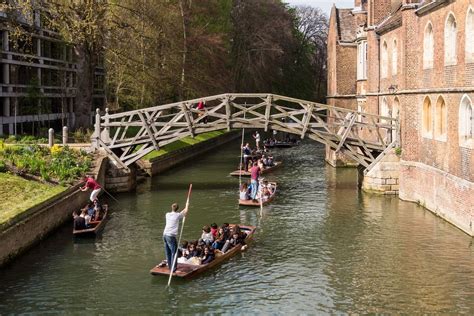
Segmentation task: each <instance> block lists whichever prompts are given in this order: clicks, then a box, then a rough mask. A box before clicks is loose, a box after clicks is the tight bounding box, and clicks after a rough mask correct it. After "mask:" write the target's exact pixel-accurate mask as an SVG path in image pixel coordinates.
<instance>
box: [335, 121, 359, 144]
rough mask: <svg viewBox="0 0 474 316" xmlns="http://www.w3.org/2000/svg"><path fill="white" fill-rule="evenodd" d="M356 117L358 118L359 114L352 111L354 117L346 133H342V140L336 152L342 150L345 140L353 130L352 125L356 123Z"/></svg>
mask: <svg viewBox="0 0 474 316" xmlns="http://www.w3.org/2000/svg"><path fill="white" fill-rule="evenodd" d="M356 118H357V115H356V114H355V113H352V118H351V120H350V122H349V125H348V126H347V127H346V130H345V131H344V134H343V135H342V137H341V140H340V141H339V145H338V146H337V148H336V152H338V151H339V150H341V148H342V146H344V142H345V141H346V138H347V136H348V135H349V133H350V132H351V130H352V126H353V125H354V122H355V120H356Z"/></svg>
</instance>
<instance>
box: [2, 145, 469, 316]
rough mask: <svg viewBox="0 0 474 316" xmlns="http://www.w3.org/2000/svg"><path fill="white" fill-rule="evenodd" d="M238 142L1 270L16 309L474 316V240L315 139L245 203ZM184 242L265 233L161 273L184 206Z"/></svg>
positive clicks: (152, 182) (8, 301)
mask: <svg viewBox="0 0 474 316" xmlns="http://www.w3.org/2000/svg"><path fill="white" fill-rule="evenodd" d="M238 146H239V144H238V142H237V141H236V142H234V143H233V144H230V145H227V146H225V147H224V148H221V149H219V150H217V151H216V152H214V153H212V154H210V155H207V156H202V157H199V158H197V159H195V160H194V161H192V162H190V163H188V164H187V165H183V166H181V167H178V168H175V169H173V170H171V171H169V172H168V173H166V174H164V175H161V176H159V177H156V178H154V179H149V181H147V182H146V183H144V184H143V185H141V186H140V187H139V189H138V190H137V192H135V193H130V194H124V195H118V196H117V198H118V200H119V202H120V203H119V204H112V209H113V214H112V216H111V219H110V221H109V222H108V223H107V225H106V227H105V229H104V232H103V234H102V237H101V238H100V239H98V240H96V241H95V242H93V241H86V242H81V243H74V242H73V240H72V237H71V227H70V225H69V224H68V225H65V226H64V227H63V228H61V229H59V230H58V231H57V232H55V233H54V234H52V235H51V236H50V237H48V238H47V239H46V240H44V241H43V242H41V243H40V244H39V245H38V246H37V247H35V248H34V249H32V250H31V251H29V252H28V253H27V254H26V255H24V256H22V257H20V258H19V259H18V260H16V261H15V262H14V264H12V265H10V266H8V267H6V268H3V269H2V270H1V272H0V314H9V313H41V314H42V313H45V312H57V313H85V312H89V313H93V314H97V313H105V314H116V313H120V314H151V313H159V314H163V313H165V314H170V313H172V314H181V313H186V314H193V313H229V314H243V313H251V314H254V313H265V314H267V313H273V314H285V313H290V312H296V313H305V314H314V313H318V314H323V313H324V314H326V313H331V314H332V313H339V312H342V313H382V312H385V313H401V312H403V313H466V314H471V315H472V314H474V246H473V239H472V238H470V237H468V236H467V235H466V234H464V233H462V232H461V231H459V230H458V229H456V228H455V227H453V226H452V225H450V224H448V223H447V222H445V221H443V220H441V219H440V218H437V217H436V216H434V215H432V214H431V213H430V212H428V211H426V210H424V209H423V208H421V207H419V206H417V205H415V204H413V203H406V202H402V201H400V200H399V199H398V198H396V197H382V196H375V195H370V194H364V193H361V192H359V191H358V190H357V178H356V171H355V170H354V169H338V170H336V169H333V168H331V167H329V166H328V165H326V164H325V163H324V160H323V157H324V148H323V147H322V146H321V145H318V144H315V143H313V142H306V143H304V145H301V146H299V147H296V148H292V149H283V150H279V151H278V155H279V157H280V158H281V159H282V160H283V161H284V164H285V166H284V167H283V168H281V169H279V170H278V171H275V172H274V173H273V174H269V175H268V179H276V180H277V181H278V183H279V190H280V191H279V194H278V197H277V198H276V199H275V200H274V202H273V203H272V204H271V205H269V206H266V207H265V208H264V212H263V214H262V216H260V211H259V209H251V208H243V207H238V205H237V204H236V199H237V191H238V179H236V178H230V177H229V176H228V173H229V172H230V171H231V170H233V169H235V167H236V165H237V162H238V154H239V153H238V149H236V148H238ZM190 182H192V183H193V193H192V198H191V206H190V212H189V215H188V217H187V219H186V224H185V228H184V236H183V237H184V238H185V239H188V240H192V239H196V238H197V237H198V236H199V235H200V227H202V226H203V225H204V224H210V223H212V222H216V223H218V224H221V223H223V222H230V223H238V222H240V223H245V224H250V225H256V226H258V230H257V233H256V236H255V241H254V242H253V243H252V245H251V247H250V248H249V249H248V251H247V252H245V253H244V254H242V255H238V256H236V257H234V258H232V259H231V260H230V261H228V262H226V263H225V264H223V265H222V266H220V267H218V268H217V269H214V270H213V271H209V272H207V273H205V274H203V275H201V276H200V277H198V278H197V279H194V280H192V281H183V280H173V283H172V286H171V287H170V288H166V287H165V285H166V282H167V280H166V278H163V277H158V276H151V275H150V274H149V270H150V268H151V267H153V266H154V265H155V264H156V263H158V262H159V261H160V260H161V259H163V257H164V254H163V244H162V239H161V235H162V230H163V227H164V213H165V212H167V211H168V209H169V206H170V204H171V203H173V202H174V201H177V202H179V203H181V204H184V202H185V197H186V193H187V187H188V184H189V183H190Z"/></svg>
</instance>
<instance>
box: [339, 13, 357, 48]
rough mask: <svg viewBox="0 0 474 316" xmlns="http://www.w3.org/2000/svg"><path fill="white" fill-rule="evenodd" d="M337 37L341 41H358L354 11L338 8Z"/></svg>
mask: <svg viewBox="0 0 474 316" xmlns="http://www.w3.org/2000/svg"><path fill="white" fill-rule="evenodd" d="M336 18H337V35H338V38H339V41H341V42H346V43H352V42H354V41H355V39H356V30H357V23H356V19H355V17H354V15H353V14H352V9H339V8H336Z"/></svg>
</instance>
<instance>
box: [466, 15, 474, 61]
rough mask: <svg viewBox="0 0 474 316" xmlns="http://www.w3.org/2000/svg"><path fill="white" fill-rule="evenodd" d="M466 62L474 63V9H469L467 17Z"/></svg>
mask: <svg viewBox="0 0 474 316" xmlns="http://www.w3.org/2000/svg"><path fill="white" fill-rule="evenodd" d="M465 38H466V62H474V9H472V8H469V10H468V11H467V17H466V37H465Z"/></svg>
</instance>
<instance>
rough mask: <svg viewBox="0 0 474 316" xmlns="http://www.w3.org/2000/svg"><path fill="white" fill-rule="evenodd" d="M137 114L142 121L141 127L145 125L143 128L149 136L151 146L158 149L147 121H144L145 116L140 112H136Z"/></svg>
mask: <svg viewBox="0 0 474 316" xmlns="http://www.w3.org/2000/svg"><path fill="white" fill-rule="evenodd" d="M137 114H138V116H139V117H140V120H141V121H142V123H143V127H145V130H146V132H147V134H148V137H149V138H150V140H151V142H152V143H153V146H154V147H155V149H156V150H160V147H159V146H158V143H157V142H156V139H155V135H153V132H152V131H151V129H150V125H148V122H147V121H146V119H145V117H144V116H143V113H142V112H138V113H137Z"/></svg>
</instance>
